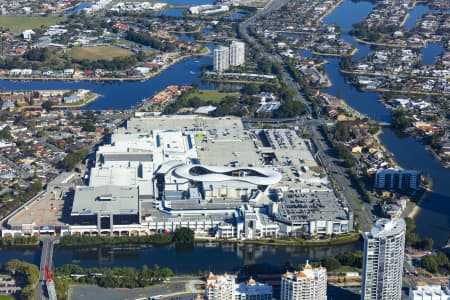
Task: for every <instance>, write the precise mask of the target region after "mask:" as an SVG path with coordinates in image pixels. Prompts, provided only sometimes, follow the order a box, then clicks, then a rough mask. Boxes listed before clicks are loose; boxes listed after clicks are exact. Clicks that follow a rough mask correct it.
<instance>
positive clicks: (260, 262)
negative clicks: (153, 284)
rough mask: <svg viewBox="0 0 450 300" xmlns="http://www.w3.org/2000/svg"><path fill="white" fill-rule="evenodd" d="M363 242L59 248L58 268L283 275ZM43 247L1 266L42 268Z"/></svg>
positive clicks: (16, 252)
mask: <svg viewBox="0 0 450 300" xmlns="http://www.w3.org/2000/svg"><path fill="white" fill-rule="evenodd" d="M361 248H362V247H361V243H359V242H357V243H353V244H350V245H342V246H334V247H315V248H303V247H291V246H273V245H253V244H237V243H216V242H211V243H210V242H198V243H196V244H195V247H190V248H185V247H182V248H180V247H177V246H176V245H169V246H152V245H114V246H99V247H82V248H81V247H76V248H75V247H74V248H65V247H60V246H59V247H58V246H57V247H56V248H55V251H54V263H55V266H61V265H63V264H72V263H73V264H78V265H80V266H82V267H102V266H103V267H113V266H114V267H122V266H131V267H136V268H139V267H141V266H142V265H144V264H146V265H149V266H152V265H154V264H158V265H159V266H160V267H168V268H171V269H172V270H173V271H174V272H175V273H178V274H186V273H196V272H198V271H200V270H202V271H204V270H214V272H234V271H238V270H241V269H244V270H248V271H249V272H252V273H257V272H270V271H271V272H281V271H285V270H286V268H287V266H289V265H293V266H296V265H298V264H301V263H304V262H305V261H306V260H307V259H309V260H310V261H319V260H320V259H322V258H325V257H327V256H335V255H337V254H339V253H343V252H349V251H355V250H361ZM40 255H41V253H40V248H39V247H27V248H21V247H14V248H0V265H1V264H4V263H6V262H7V261H8V260H10V259H13V258H17V259H21V260H24V261H28V262H31V263H35V264H37V265H39V260H40Z"/></svg>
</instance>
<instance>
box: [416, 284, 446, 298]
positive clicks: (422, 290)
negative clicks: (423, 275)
mask: <svg viewBox="0 0 450 300" xmlns="http://www.w3.org/2000/svg"><path fill="white" fill-rule="evenodd" d="M408 299H409V300H450V286H447V287H445V288H442V287H441V286H440V285H418V286H417V287H416V288H415V289H410V290H409V298H408Z"/></svg>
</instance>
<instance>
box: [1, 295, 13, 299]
mask: <svg viewBox="0 0 450 300" xmlns="http://www.w3.org/2000/svg"><path fill="white" fill-rule="evenodd" d="M0 300H14V297H13V296H11V295H0Z"/></svg>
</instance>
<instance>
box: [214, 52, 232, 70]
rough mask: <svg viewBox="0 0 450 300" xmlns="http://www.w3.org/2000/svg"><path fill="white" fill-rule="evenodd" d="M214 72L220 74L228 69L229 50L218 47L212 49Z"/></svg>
mask: <svg viewBox="0 0 450 300" xmlns="http://www.w3.org/2000/svg"><path fill="white" fill-rule="evenodd" d="M213 61H214V64H213V66H214V71H215V72H218V73H222V72H223V71H226V70H227V69H228V68H229V67H230V48H228V47H224V46H219V47H217V48H216V49H214V57H213Z"/></svg>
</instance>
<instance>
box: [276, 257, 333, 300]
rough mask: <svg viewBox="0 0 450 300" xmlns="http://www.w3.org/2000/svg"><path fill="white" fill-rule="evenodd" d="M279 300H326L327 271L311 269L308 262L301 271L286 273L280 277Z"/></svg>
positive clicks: (321, 268)
mask: <svg viewBox="0 0 450 300" xmlns="http://www.w3.org/2000/svg"><path fill="white" fill-rule="evenodd" d="M280 299H281V300H303V299H310V300H326V299H327V270H326V269H325V268H323V267H319V268H313V267H312V266H311V265H310V264H309V263H308V261H306V265H305V267H304V268H303V270H302V271H298V272H293V273H291V272H287V273H285V274H283V276H282V277H281V295H280Z"/></svg>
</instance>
